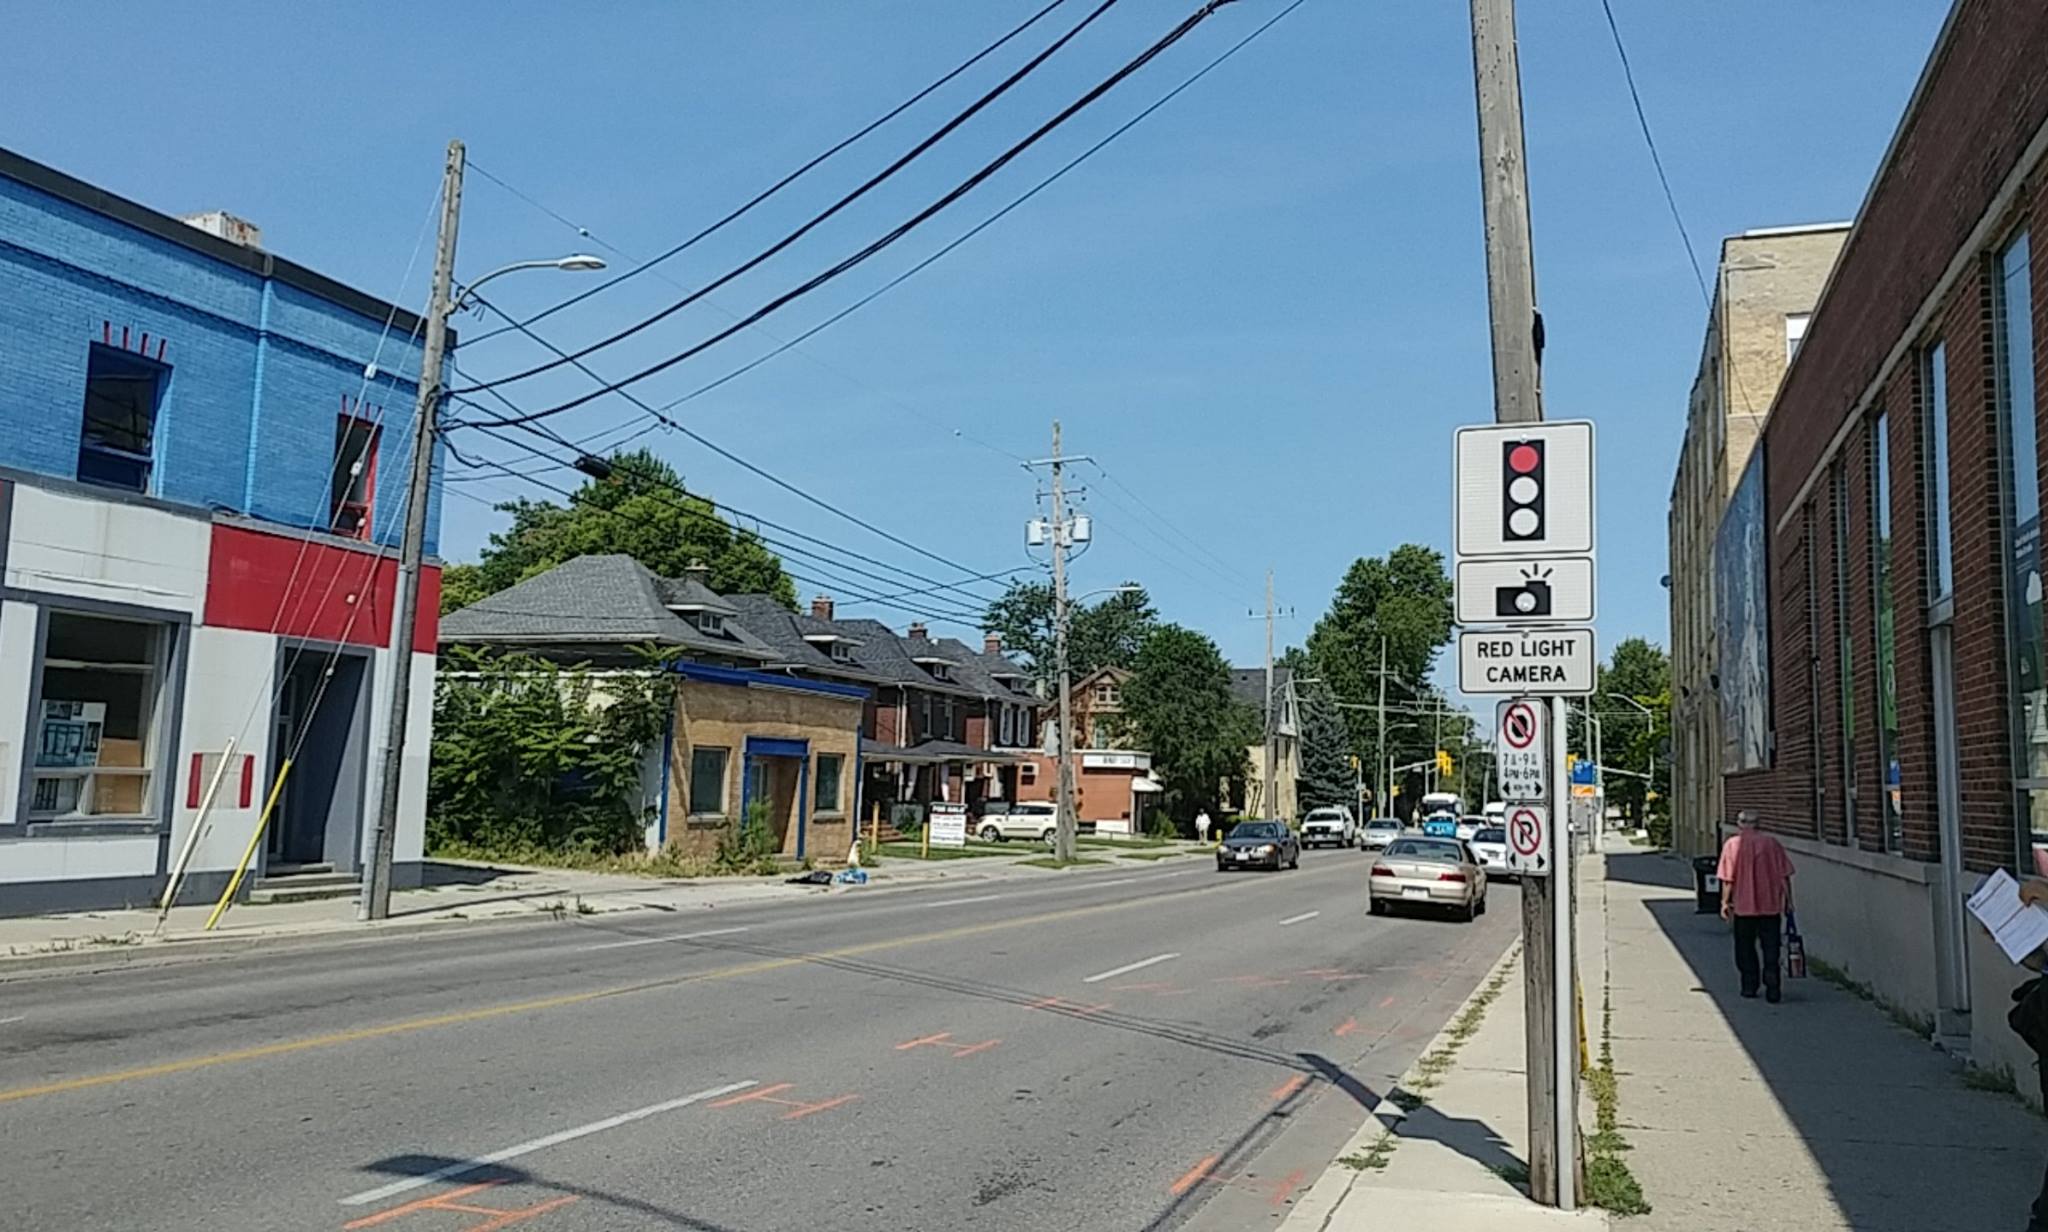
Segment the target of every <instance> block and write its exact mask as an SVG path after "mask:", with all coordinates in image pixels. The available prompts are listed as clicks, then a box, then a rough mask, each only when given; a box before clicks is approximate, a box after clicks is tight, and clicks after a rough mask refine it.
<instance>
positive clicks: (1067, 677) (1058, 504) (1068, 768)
mask: <svg viewBox="0 0 2048 1232" xmlns="http://www.w3.org/2000/svg"><path fill="white" fill-rule="evenodd" d="M1068 542H1069V540H1068V535H1067V489H1066V461H1065V459H1063V458H1062V457H1061V456H1060V421H1059V420H1057V419H1055V420H1053V421H1052V613H1053V630H1052V636H1053V655H1054V657H1055V658H1056V659H1058V661H1059V669H1060V671H1059V676H1060V765H1059V775H1058V777H1057V778H1056V779H1055V782H1056V784H1057V787H1056V789H1055V794H1056V797H1057V799H1058V801H1059V803H1058V804H1057V805H1056V806H1055V811H1054V817H1053V837H1052V854H1053V858H1054V859H1056V860H1061V861H1066V860H1071V859H1073V858H1074V830H1075V826H1074V699H1073V692H1074V681H1073V673H1072V671H1071V669H1070V668H1069V667H1068V664H1067V623H1068V620H1067V617H1068V612H1067V544H1068Z"/></svg>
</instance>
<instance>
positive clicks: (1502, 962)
mask: <svg viewBox="0 0 2048 1232" xmlns="http://www.w3.org/2000/svg"><path fill="white" fill-rule="evenodd" d="M1521 956H1522V939H1521V937H1520V936H1519V935H1518V936H1516V937H1515V938H1514V939H1513V940H1511V941H1509V942H1508V944H1507V948H1506V949H1505V950H1503V951H1501V956H1500V957H1499V958H1497V959H1495V960H1494V962H1493V965H1492V966H1490V967H1488V968H1487V969H1486V974H1484V975H1482V976H1480V977H1479V982H1478V983H1477V984H1474V985H1473V986H1472V991H1471V993H1470V994H1469V995H1468V996H1466V998H1465V999H1464V1000H1463V1001H1461V1002H1459V1003H1458V1008H1457V1009H1455V1010H1453V1011H1452V1012H1451V1015H1450V1017H1448V1018H1446V1019H1445V1020H1444V1025H1443V1026H1442V1027H1441V1028H1439V1029H1438V1031H1437V1033H1436V1034H1435V1035H1433V1036H1431V1037H1430V1039H1429V1043H1427V1044H1425V1045H1423V1048H1422V1051H1421V1052H1419V1053H1417V1054H1416V1061H1417V1062H1418V1063H1419V1062H1420V1061H1421V1059H1422V1058H1423V1057H1426V1056H1429V1055H1430V1054H1431V1053H1433V1052H1435V1051H1437V1050H1438V1049H1439V1048H1442V1047H1443V1046H1444V1045H1445V1044H1447V1043H1449V1042H1450V1038H1451V1024H1453V1023H1455V1022H1457V1021H1458V1019H1459V1018H1461V1017H1463V1016H1464V1014H1465V1011H1466V1010H1467V1009H1468V1008H1470V1007H1471V1005H1472V1003H1473V1002H1474V1001H1476V1000H1477V999H1478V998H1479V996H1480V994H1481V993H1483V992H1485V990H1486V986H1487V985H1488V984H1491V983H1492V982H1493V981H1494V980H1495V979H1497V978H1499V977H1500V975H1501V974H1502V973H1503V972H1505V971H1506V970H1507V968H1508V966H1509V965H1510V964H1512V963H1514V962H1516V961H1517V960H1519V959H1520V958H1521ZM1414 1076H1415V1067H1414V1066H1410V1067H1409V1068H1408V1070H1407V1072H1405V1073H1403V1074H1402V1076H1401V1078H1400V1079H1399V1080H1398V1081H1396V1082H1395V1083H1394V1085H1393V1087H1391V1088H1390V1089H1389V1090H1388V1091H1387V1093H1386V1094H1385V1095H1383V1096H1381V1097H1380V1100H1379V1102H1378V1103H1376V1104H1374V1105H1373V1107H1372V1110H1371V1111H1370V1112H1369V1113H1367V1114H1366V1118H1365V1124H1363V1125H1361V1126H1359V1128H1358V1132H1357V1133H1355V1134H1353V1135H1352V1136H1351V1137H1350V1138H1348V1139H1346V1140H1345V1143H1344V1145H1343V1146H1342V1147H1339V1148H1338V1150H1337V1160H1341V1159H1343V1158H1345V1157H1346V1156H1348V1155H1361V1154H1365V1153H1367V1152H1370V1151H1371V1150H1372V1148H1373V1145H1374V1144H1375V1143H1377V1142H1378V1141H1379V1140H1380V1138H1381V1136H1382V1135H1385V1134H1388V1133H1392V1132H1393V1131H1394V1130H1395V1129H1396V1128H1397V1127H1399V1125H1400V1124H1401V1122H1402V1121H1403V1120H1405V1119H1406V1118H1407V1116H1408V1114H1407V1112H1405V1111H1404V1110H1403V1109H1402V1108H1401V1106H1400V1105H1399V1104H1397V1103H1395V1102H1394V1096H1395V1095H1396V1094H1397V1093H1399V1092H1400V1091H1402V1090H1403V1089H1405V1088H1406V1087H1407V1085H1408V1083H1409V1082H1410V1080H1411V1079H1412V1078H1413V1077H1414ZM1337 1160H1332V1161H1331V1163H1330V1166H1329V1167H1328V1168H1326V1169H1324V1171H1323V1174H1322V1176H1320V1177H1318V1178H1316V1183H1315V1184H1313V1185H1311V1186H1309V1189H1308V1192H1306V1193H1304V1194H1303V1195H1302V1196H1301V1197H1300V1199H1298V1200H1297V1201H1296V1202H1295V1204H1294V1209H1293V1210H1291V1211H1289V1212H1288V1215H1287V1218H1286V1219H1285V1220H1284V1221H1282V1222H1281V1224H1280V1227H1281V1229H1283V1232H1307V1230H1308V1229H1321V1228H1323V1227H1325V1226H1326V1225H1327V1224H1328V1223H1329V1220H1330V1217H1331V1216H1332V1215H1334V1214H1336V1212H1337V1208H1338V1207H1340V1206H1342V1205H1343V1204H1344V1200H1345V1199H1346V1198H1349V1197H1350V1196H1351V1191H1352V1189H1354V1188H1355V1187H1357V1186H1359V1185H1361V1184H1364V1183H1366V1182H1367V1180H1368V1176H1369V1172H1368V1170H1366V1169H1358V1168H1349V1167H1346V1166H1345V1165H1344V1164H1342V1163H1339V1162H1337Z"/></svg>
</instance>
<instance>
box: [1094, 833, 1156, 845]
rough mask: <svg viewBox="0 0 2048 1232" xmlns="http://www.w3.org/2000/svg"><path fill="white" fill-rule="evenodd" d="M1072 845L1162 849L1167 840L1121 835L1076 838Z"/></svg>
mask: <svg viewBox="0 0 2048 1232" xmlns="http://www.w3.org/2000/svg"><path fill="white" fill-rule="evenodd" d="M1074 844H1075V845H1076V846H1079V847H1164V846H1166V845H1167V840H1165V839H1163V838H1146V837H1144V836H1142V835H1138V836H1132V837H1128V838H1126V837H1124V836H1123V835H1115V836H1110V835H1090V836H1089V837H1087V838H1076V839H1075V840H1074Z"/></svg>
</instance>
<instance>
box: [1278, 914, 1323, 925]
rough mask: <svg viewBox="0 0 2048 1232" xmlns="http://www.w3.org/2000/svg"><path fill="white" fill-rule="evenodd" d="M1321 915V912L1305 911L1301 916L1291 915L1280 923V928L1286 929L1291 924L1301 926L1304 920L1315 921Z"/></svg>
mask: <svg viewBox="0 0 2048 1232" xmlns="http://www.w3.org/2000/svg"><path fill="white" fill-rule="evenodd" d="M1321 914H1322V912H1320V911H1304V912H1302V913H1301V914H1300V915H1290V916H1288V917H1287V918H1286V919H1284V920H1282V921H1280V927H1282V928H1285V927H1287V926H1288V925H1289V924H1299V923H1301V922H1302V921H1303V920H1313V919H1315V918H1316V917H1317V916H1319V915H1321Z"/></svg>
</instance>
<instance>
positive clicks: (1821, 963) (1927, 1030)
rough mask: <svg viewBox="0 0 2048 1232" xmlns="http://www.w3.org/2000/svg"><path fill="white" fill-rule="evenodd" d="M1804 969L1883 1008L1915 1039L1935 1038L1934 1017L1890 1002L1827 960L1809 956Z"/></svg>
mask: <svg viewBox="0 0 2048 1232" xmlns="http://www.w3.org/2000/svg"><path fill="white" fill-rule="evenodd" d="M1806 969H1807V970H1808V971H1811V972H1813V973H1814V974H1815V975H1817V976H1819V977H1820V978H1821V979H1823V980H1826V981H1827V982H1828V983H1830V984H1833V985H1834V986H1835V987H1837V988H1839V989H1841V990H1842V991H1843V992H1846V993H1848V994H1849V995H1851V996H1853V997H1858V998H1861V999H1862V1000H1865V1001H1868V1002H1870V1003H1871V1004H1872V1005H1874V1006H1876V1007H1877V1008H1878V1009H1880V1010H1883V1011H1884V1016H1885V1017H1887V1018H1889V1019H1891V1020H1892V1021H1893V1022H1895V1023H1897V1024H1898V1025H1899V1026H1901V1027H1903V1028H1905V1029H1906V1030H1907V1031H1910V1032H1911V1033H1912V1034H1913V1036H1914V1037H1915V1038H1917V1039H1923V1040H1926V1039H1932V1038H1934V1019H1932V1018H1930V1017H1928V1016H1927V1015H1925V1014H1915V1013H1914V1012H1913V1011H1911V1010H1909V1009H1906V1008H1904V1007H1902V1006H1899V1005H1896V1004H1894V1003H1892V1002H1891V1001H1889V1000H1887V999H1886V998H1885V997H1884V995H1883V994H1881V993H1879V992H1878V991H1877V990H1876V989H1875V988H1872V987H1871V986H1870V985H1869V984H1867V983H1865V982H1864V981H1862V980H1859V979H1857V978H1855V977H1854V976H1852V975H1850V974H1849V973H1848V972H1847V971H1844V970H1843V969H1842V968H1840V967H1837V966H1836V965H1835V964H1833V963H1831V962H1829V961H1827V960H1826V959H1824V958H1814V957H1812V956H1811V955H1808V956H1807V959H1806Z"/></svg>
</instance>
